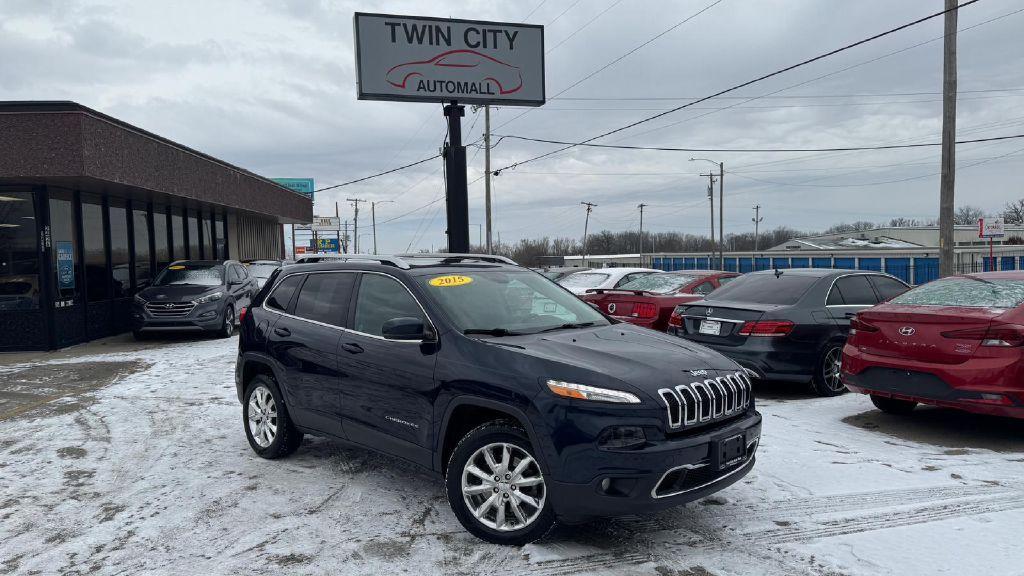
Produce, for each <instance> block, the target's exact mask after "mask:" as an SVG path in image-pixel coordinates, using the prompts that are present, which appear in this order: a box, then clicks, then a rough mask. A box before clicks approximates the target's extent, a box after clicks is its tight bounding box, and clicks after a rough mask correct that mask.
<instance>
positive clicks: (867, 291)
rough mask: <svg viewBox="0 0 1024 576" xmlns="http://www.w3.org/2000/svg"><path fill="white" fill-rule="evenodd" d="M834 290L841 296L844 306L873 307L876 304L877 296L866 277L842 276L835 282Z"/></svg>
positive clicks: (860, 275) (861, 275)
mask: <svg viewBox="0 0 1024 576" xmlns="http://www.w3.org/2000/svg"><path fill="white" fill-rule="evenodd" d="M835 287H836V288H838V289H839V291H840V292H841V293H842V295H843V300H844V302H845V303H846V305H848V306H850V305H858V306H873V305H875V304H878V296H877V295H875V290H874V288H872V287H871V283H870V282H868V277H867V276H865V275H863V274H859V275H857V276H844V277H842V278H840V279H839V280H836V285H835Z"/></svg>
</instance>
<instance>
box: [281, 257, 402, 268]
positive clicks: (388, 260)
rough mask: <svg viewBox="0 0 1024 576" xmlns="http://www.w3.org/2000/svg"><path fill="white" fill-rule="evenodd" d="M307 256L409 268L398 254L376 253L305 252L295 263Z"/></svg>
mask: <svg viewBox="0 0 1024 576" xmlns="http://www.w3.org/2000/svg"><path fill="white" fill-rule="evenodd" d="M307 258H324V259H328V260H339V261H342V262H348V261H360V262H380V263H381V264H388V265H390V266H394V267H395V268H401V269H402V270H408V269H409V268H411V267H410V266H409V263H408V262H406V261H405V260H402V259H401V258H399V257H398V256H381V255H377V254H306V255H304V257H303V256H300V257H299V258H297V259H296V260H295V263H296V264H301V263H302V261H303V260H305V259H307Z"/></svg>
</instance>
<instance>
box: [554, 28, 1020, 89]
mask: <svg viewBox="0 0 1024 576" xmlns="http://www.w3.org/2000/svg"><path fill="white" fill-rule="evenodd" d="M1017 12H1019V10H1018V11H1015V12H1013V14H1016V13H1017ZM990 21H991V20H990ZM990 21H989V22H990ZM983 23H984V22H983ZM983 23H979V25H980V24H983ZM968 29H969V28H964V30H968ZM935 40H936V38H933V39H932V40H930V41H931V42H934V41H935ZM1021 91H1024V87H1021V88H989V89H984V90H959V91H957V94H985V93H991V92H1021ZM941 95H942V92H874V93H871V92H862V93H857V94H796V95H791V96H775V95H773V94H764V95H761V96H719V100H746V99H747V98H758V99H773V98H775V99H785V100H789V99H797V98H805V99H806V98H875V97H878V98H881V97H889V96H941ZM698 99H700V96H653V97H646V96H628V97H611V96H592V97H579V98H577V97H568V96H561V97H558V98H554V97H552V98H548V100H562V101H580V102H589V101H598V102H604V101H613V102H615V101H621V102H632V101H663V100H667V101H677V100H698Z"/></svg>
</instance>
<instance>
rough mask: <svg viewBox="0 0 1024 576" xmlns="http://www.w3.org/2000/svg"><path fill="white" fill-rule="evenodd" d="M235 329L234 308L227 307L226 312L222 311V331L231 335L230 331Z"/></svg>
mask: <svg viewBox="0 0 1024 576" xmlns="http://www.w3.org/2000/svg"><path fill="white" fill-rule="evenodd" d="M234 331H235V310H234V308H228V309H227V312H225V313H224V333H225V334H227V335H228V336H231V333H232V332H234Z"/></svg>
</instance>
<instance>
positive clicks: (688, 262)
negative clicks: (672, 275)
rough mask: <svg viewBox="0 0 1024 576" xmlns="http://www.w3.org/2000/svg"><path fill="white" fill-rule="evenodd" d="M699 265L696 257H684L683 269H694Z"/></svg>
mask: <svg viewBox="0 0 1024 576" xmlns="http://www.w3.org/2000/svg"><path fill="white" fill-rule="evenodd" d="M696 267H697V259H696V258H684V259H683V270H693V269H694V268H696Z"/></svg>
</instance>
